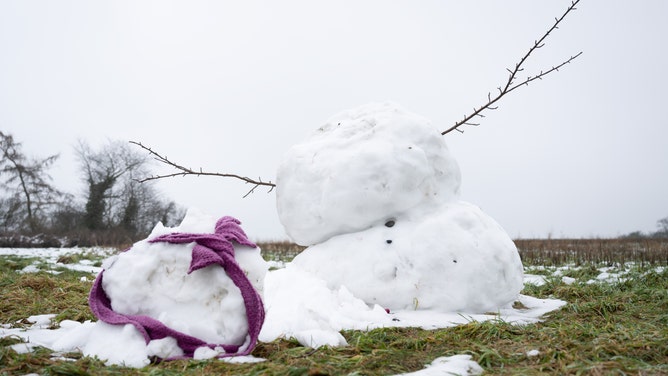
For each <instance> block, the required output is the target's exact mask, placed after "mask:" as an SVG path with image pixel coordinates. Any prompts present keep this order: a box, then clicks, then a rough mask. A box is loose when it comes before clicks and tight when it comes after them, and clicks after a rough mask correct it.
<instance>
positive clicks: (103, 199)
mask: <svg viewBox="0 0 668 376" xmlns="http://www.w3.org/2000/svg"><path fill="white" fill-rule="evenodd" d="M76 151H77V154H78V157H79V161H80V163H81V166H82V167H83V172H84V180H85V182H86V184H87V188H88V196H87V198H86V205H85V214H84V225H85V227H86V228H88V229H90V230H101V229H105V228H108V227H110V225H111V223H112V213H113V212H114V209H115V206H116V203H117V201H119V199H120V198H121V196H120V195H119V192H117V190H118V186H119V184H118V181H119V179H120V178H121V177H122V176H123V175H124V174H127V173H129V172H131V171H133V170H136V169H138V168H140V166H142V165H143V164H144V163H145V162H146V158H145V157H144V156H142V155H139V154H138V153H136V152H135V151H134V150H130V149H129V148H127V147H126V145H125V144H124V143H120V142H118V141H116V142H114V141H109V142H108V143H107V144H106V145H105V146H103V147H102V149H101V150H99V151H93V150H92V149H91V148H90V146H89V145H88V144H87V143H85V142H83V141H79V145H78V147H77V149H76Z"/></svg>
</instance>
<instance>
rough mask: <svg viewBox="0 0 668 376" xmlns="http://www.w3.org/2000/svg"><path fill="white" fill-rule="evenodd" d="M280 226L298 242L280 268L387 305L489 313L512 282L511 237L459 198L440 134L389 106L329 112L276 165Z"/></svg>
mask: <svg viewBox="0 0 668 376" xmlns="http://www.w3.org/2000/svg"><path fill="white" fill-rule="evenodd" d="M276 182H277V209H278V215H279V218H280V220H281V222H282V224H283V226H284V228H285V230H286V233H287V234H288V235H289V236H290V237H291V238H292V239H293V240H294V241H295V242H296V243H298V244H300V245H305V246H308V248H307V249H306V250H305V251H304V252H302V253H301V254H299V255H298V256H297V257H296V258H295V259H294V260H293V261H292V263H291V264H292V265H291V267H292V268H293V269H299V270H301V271H304V272H307V273H310V274H312V275H314V276H315V277H317V278H319V279H322V280H324V281H325V282H326V284H327V286H328V287H329V288H330V289H332V290H334V291H335V290H337V289H340V288H342V287H343V288H345V289H347V290H348V291H350V293H352V294H353V295H354V296H355V297H357V298H360V299H362V300H363V301H364V302H366V303H367V304H369V305H370V306H372V305H378V306H381V307H384V308H385V309H387V310H389V311H394V310H407V309H411V310H416V309H417V310H421V309H425V310H436V311H441V312H469V313H473V312H488V311H495V310H497V309H499V308H501V307H506V306H508V305H510V304H512V302H513V301H514V300H515V299H516V298H517V296H518V295H519V292H520V290H521V289H522V287H523V282H522V280H523V268H522V263H521V261H520V257H519V254H518V251H517V248H516V247H515V245H514V243H513V242H512V240H511V239H510V237H509V236H508V235H507V233H506V232H505V231H504V230H503V229H502V228H501V226H499V225H498V224H497V223H496V222H495V221H494V220H493V219H492V218H490V217H489V216H488V215H486V214H485V213H483V212H482V211H481V210H480V209H479V208H478V207H476V206H474V205H472V204H470V203H467V202H463V201H461V200H460V199H459V189H460V182H461V178H460V171H459V167H458V164H457V162H456V161H455V159H454V158H453V157H452V155H451V154H450V152H449V151H448V148H447V146H446V144H445V142H444V140H443V137H442V136H441V134H440V132H439V131H438V130H437V129H436V128H435V127H433V126H432V124H431V123H430V122H429V121H428V120H426V119H425V118H423V117H421V116H418V115H415V114H413V113H411V112H408V111H406V110H404V109H403V108H401V107H399V106H397V105H396V104H393V103H372V104H368V105H365V106H362V107H359V108H355V109H352V110H348V111H344V112H341V113H339V114H337V115H335V116H334V117H332V118H330V119H329V120H328V121H327V122H326V123H325V124H324V125H323V126H322V127H320V128H318V129H317V130H316V131H315V132H313V134H312V135H311V136H310V137H309V138H308V139H306V140H305V141H304V142H302V143H300V144H298V145H295V146H294V147H292V148H291V149H290V150H289V151H288V152H287V153H286V155H285V157H284V159H283V160H282V162H281V164H280V166H279V168H278V172H277V178H276Z"/></svg>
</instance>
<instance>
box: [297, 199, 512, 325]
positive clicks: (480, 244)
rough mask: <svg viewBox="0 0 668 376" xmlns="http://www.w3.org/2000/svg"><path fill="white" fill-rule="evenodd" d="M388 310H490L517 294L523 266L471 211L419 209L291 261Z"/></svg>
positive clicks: (498, 232) (448, 206) (498, 233)
mask: <svg viewBox="0 0 668 376" xmlns="http://www.w3.org/2000/svg"><path fill="white" fill-rule="evenodd" d="M292 264H293V266H294V267H298V268H300V269H303V270H306V271H309V272H312V273H313V274H315V275H316V276H318V277H320V278H322V279H324V280H325V281H327V284H328V287H330V288H331V289H338V288H340V287H341V286H345V287H346V288H347V289H348V290H349V291H350V292H351V293H352V294H353V295H355V296H356V297H358V298H360V299H362V300H364V301H365V302H367V303H368V304H378V305H380V306H382V307H385V308H389V309H392V310H399V309H434V310H438V311H443V312H453V311H465V312H485V311H495V310H497V309H498V308H500V307H503V306H505V305H507V304H509V303H512V302H513V301H514V300H515V299H516V298H517V296H518V294H519V292H520V290H521V289H522V286H523V284H522V279H523V271H522V263H521V261H520V258H519V254H518V252H517V249H516V247H515V245H514V243H513V242H512V240H511V239H510V238H509V237H508V235H507V234H506V232H505V231H504V230H503V229H502V228H501V227H500V226H499V225H498V224H497V223H496V222H495V221H494V220H493V219H492V218H490V217H489V216H487V215H486V214H484V213H483V212H482V211H480V209H479V208H478V207H476V206H473V205H471V204H468V203H465V202H461V201H450V202H447V203H443V204H441V205H438V206H436V207H432V208H426V207H422V208H418V209H414V210H412V211H410V212H409V213H407V214H405V215H402V216H399V217H397V218H395V219H394V220H393V221H392V222H388V223H387V225H384V224H378V225H375V226H373V227H372V228H370V229H367V230H363V231H359V232H354V233H349V234H344V235H338V236H335V237H333V238H331V239H329V240H328V241H326V242H323V243H321V244H317V245H314V246H311V247H309V248H307V249H306V250H305V251H304V252H302V253H301V254H300V255H298V256H297V257H296V258H295V259H294V261H293V262H292Z"/></svg>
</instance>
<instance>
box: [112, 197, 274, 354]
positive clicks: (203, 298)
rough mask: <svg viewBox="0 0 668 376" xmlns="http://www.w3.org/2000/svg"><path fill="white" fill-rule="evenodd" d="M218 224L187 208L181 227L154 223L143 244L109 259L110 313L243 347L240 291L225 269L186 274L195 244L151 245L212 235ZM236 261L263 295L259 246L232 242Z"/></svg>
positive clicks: (244, 324)
mask: <svg viewBox="0 0 668 376" xmlns="http://www.w3.org/2000/svg"><path fill="white" fill-rule="evenodd" d="M215 224H216V220H215V219H214V218H213V217H210V216H207V215H205V214H203V213H200V212H198V211H195V210H193V209H190V210H189V211H188V213H187V215H186V217H185V218H184V219H183V222H182V223H181V225H179V226H178V227H175V228H166V227H163V226H162V224H160V223H159V224H158V225H157V226H156V227H155V229H154V230H153V232H152V233H151V235H149V236H148V238H147V239H146V240H142V241H140V242H137V243H135V244H134V245H133V246H132V248H130V249H129V250H127V251H125V252H122V253H120V254H119V255H118V256H116V257H114V258H113V259H111V260H109V261H108V263H107V265H105V266H104V268H105V272H104V279H103V281H102V285H103V288H104V290H105V292H106V293H107V295H108V296H109V299H110V300H111V305H112V308H113V309H114V311H116V312H118V313H122V314H126V315H146V316H149V317H152V318H154V319H157V320H160V321H162V322H163V323H164V324H165V325H167V326H168V327H170V328H172V329H175V330H178V331H180V332H182V333H185V334H188V335H191V336H194V337H196V338H199V339H201V340H203V341H205V342H208V343H225V344H236V345H241V344H243V343H244V341H245V339H246V334H247V333H248V323H247V319H246V308H245V306H244V300H243V297H242V295H241V291H240V290H239V288H238V287H237V286H236V285H235V284H234V282H233V281H232V279H231V278H230V277H229V276H228V275H227V273H225V270H224V269H223V268H220V267H217V266H213V265H212V266H208V267H206V268H203V269H200V270H197V271H194V272H192V273H190V274H188V273H187V272H188V268H189V266H190V262H191V260H192V248H193V244H192V243H189V244H168V243H162V242H159V243H149V241H148V240H149V239H153V238H155V237H157V236H160V235H165V234H169V233H172V232H187V233H212V232H213V231H214V227H215ZM234 250H235V258H236V260H237V262H238V263H239V266H240V267H241V268H242V269H243V270H244V271H245V272H246V275H247V276H248V279H249V280H250V282H251V283H252V284H253V287H254V288H255V289H256V290H258V291H259V292H261V291H262V288H263V284H264V276H265V274H266V272H267V269H268V266H267V263H266V262H265V261H264V259H263V258H262V256H261V255H260V249H259V248H251V247H247V246H242V245H238V244H234Z"/></svg>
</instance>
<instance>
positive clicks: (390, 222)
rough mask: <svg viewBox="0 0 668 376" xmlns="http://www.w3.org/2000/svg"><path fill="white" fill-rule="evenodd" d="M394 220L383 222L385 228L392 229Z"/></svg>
mask: <svg viewBox="0 0 668 376" xmlns="http://www.w3.org/2000/svg"><path fill="white" fill-rule="evenodd" d="M394 223H395V222H394V219H390V220H389V221H387V222H385V227H392V226H394Z"/></svg>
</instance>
